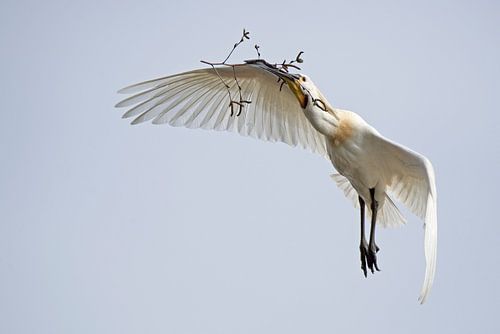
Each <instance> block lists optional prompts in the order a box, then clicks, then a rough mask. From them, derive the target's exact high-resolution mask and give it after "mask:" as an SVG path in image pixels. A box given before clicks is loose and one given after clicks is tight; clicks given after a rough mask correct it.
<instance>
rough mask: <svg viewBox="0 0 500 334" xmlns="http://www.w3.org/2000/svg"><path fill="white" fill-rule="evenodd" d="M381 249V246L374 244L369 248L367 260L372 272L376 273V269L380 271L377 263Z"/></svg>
mask: <svg viewBox="0 0 500 334" xmlns="http://www.w3.org/2000/svg"><path fill="white" fill-rule="evenodd" d="M379 250H380V248H378V247H377V245H372V246H371V247H369V248H368V254H367V255H366V260H367V262H368V268H370V271H371V272H372V274H374V273H375V270H377V271H380V269H379V267H378V264H377V252H378V251H379Z"/></svg>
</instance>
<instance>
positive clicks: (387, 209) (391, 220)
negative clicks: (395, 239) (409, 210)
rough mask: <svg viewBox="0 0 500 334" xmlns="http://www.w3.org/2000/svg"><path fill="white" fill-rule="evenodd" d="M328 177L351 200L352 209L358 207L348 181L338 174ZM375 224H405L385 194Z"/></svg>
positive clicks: (386, 225) (394, 225)
mask: <svg viewBox="0 0 500 334" xmlns="http://www.w3.org/2000/svg"><path fill="white" fill-rule="evenodd" d="M330 176H331V178H332V179H333V180H334V181H335V183H336V184H337V186H338V187H339V188H340V189H341V190H342V191H343V192H344V195H345V196H346V197H347V198H348V199H350V200H351V202H352V204H353V205H354V207H356V208H357V207H359V201H358V193H357V192H356V190H355V189H354V188H353V187H352V185H351V183H350V182H349V180H348V179H347V178H345V177H344V176H342V175H340V174H332V175H330ZM367 213H368V216H371V211H370V207H368V210H367ZM377 223H378V224H380V225H381V226H383V227H397V226H400V225H404V224H406V219H405V218H404V217H403V215H402V214H401V212H400V211H399V209H398V207H397V206H396V204H394V202H393V201H392V199H391V198H390V197H389V195H387V194H386V195H385V202H384V205H383V206H382V207H381V208H380V210H379V212H378V219H377Z"/></svg>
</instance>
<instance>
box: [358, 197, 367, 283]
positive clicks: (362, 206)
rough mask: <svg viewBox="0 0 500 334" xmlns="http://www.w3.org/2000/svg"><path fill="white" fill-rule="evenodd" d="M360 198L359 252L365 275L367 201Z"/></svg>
mask: <svg viewBox="0 0 500 334" xmlns="http://www.w3.org/2000/svg"><path fill="white" fill-rule="evenodd" d="M358 199H359V210H360V213H361V237H360V242H359V253H360V257H361V270H363V274H365V277H366V275H367V273H368V271H367V269H366V255H367V252H368V244H367V243H366V239H365V201H364V200H363V199H362V198H361V196H358Z"/></svg>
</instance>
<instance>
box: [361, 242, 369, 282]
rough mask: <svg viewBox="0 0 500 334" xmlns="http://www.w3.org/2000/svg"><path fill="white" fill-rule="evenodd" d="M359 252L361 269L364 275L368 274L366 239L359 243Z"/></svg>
mask: <svg viewBox="0 0 500 334" xmlns="http://www.w3.org/2000/svg"><path fill="white" fill-rule="evenodd" d="M359 253H360V259H361V270H363V274H364V275H365V277H366V276H367V274H368V270H367V268H366V258H367V255H368V244H367V243H366V241H362V242H361V244H360V245H359Z"/></svg>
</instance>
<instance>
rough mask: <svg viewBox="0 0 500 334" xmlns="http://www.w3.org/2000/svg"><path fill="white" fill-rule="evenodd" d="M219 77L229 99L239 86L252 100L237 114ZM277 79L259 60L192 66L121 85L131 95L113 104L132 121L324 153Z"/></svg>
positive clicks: (322, 143) (317, 136)
mask: <svg viewBox="0 0 500 334" xmlns="http://www.w3.org/2000/svg"><path fill="white" fill-rule="evenodd" d="M219 75H220V77H219ZM235 77H236V78H237V82H236V80H235ZM221 78H222V80H223V81H224V83H225V84H227V85H228V87H229V91H230V93H231V96H232V100H235V101H239V99H240V95H239V88H238V84H239V86H240V87H241V95H242V97H243V99H244V100H249V101H251V103H250V104H245V105H244V108H243V110H242V112H241V114H240V115H239V116H237V113H238V105H234V113H233V115H232V116H231V110H230V107H229V105H230V101H231V99H230V98H229V95H228V89H227V88H226V87H225V84H224V83H223V82H222V81H221ZM277 79H278V77H276V76H275V75H273V74H272V73H269V72H268V71H266V70H265V69H264V68H262V67H261V66H259V64H241V65H238V66H235V67H234V72H233V68H232V67H227V66H225V67H217V71H215V70H214V69H213V68H206V69H200V70H194V71H190V72H185V73H180V74H176V75H172V76H168V77H164V78H159V79H155V80H150V81H146V82H142V83H139V84H135V85H132V86H129V87H126V88H123V89H121V90H120V91H119V92H120V93H128V94H134V95H132V96H131V97H128V98H126V99H125V100H123V101H121V102H119V103H118V104H117V105H116V107H129V108H130V109H129V110H128V111H127V112H126V113H125V114H124V115H123V117H124V118H133V121H132V124H137V123H142V122H146V121H150V120H152V122H153V123H154V124H163V123H168V124H170V125H172V126H184V127H188V128H203V129H212V130H226V131H233V132H237V133H239V134H241V135H244V136H250V137H255V138H258V139H262V140H266V141H271V142H275V141H279V142H283V143H286V144H288V145H291V146H301V147H303V148H305V149H308V150H310V151H312V152H315V153H318V154H320V155H322V156H326V144H325V139H324V137H323V135H322V134H320V133H319V132H317V131H316V130H315V129H314V128H313V127H312V125H311V124H310V123H309V121H308V120H307V118H306V117H305V115H304V113H303V111H302V109H301V108H300V105H299V103H298V101H297V99H296V97H295V96H294V94H293V93H292V92H291V90H290V89H289V88H288V86H287V85H283V87H282V89H281V90H280V84H279V83H278V82H277Z"/></svg>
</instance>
